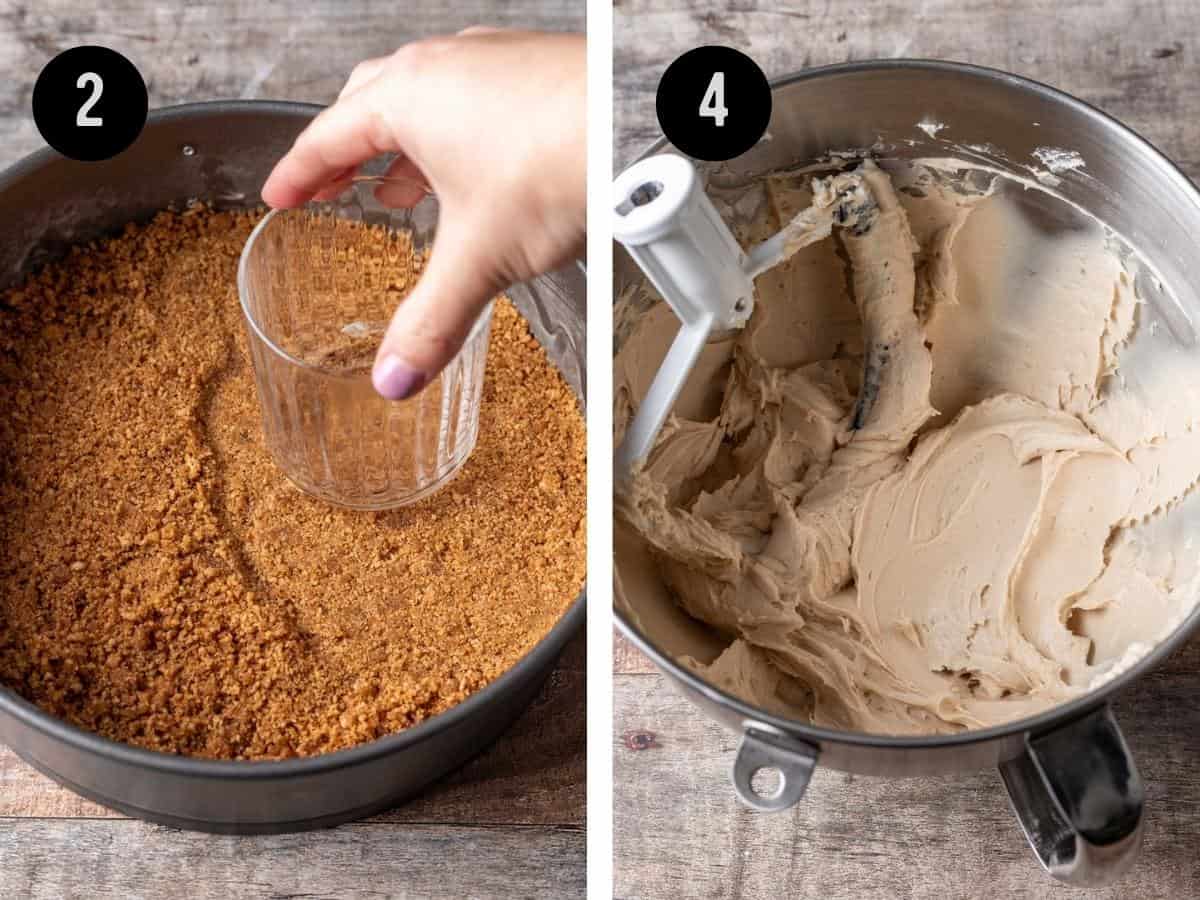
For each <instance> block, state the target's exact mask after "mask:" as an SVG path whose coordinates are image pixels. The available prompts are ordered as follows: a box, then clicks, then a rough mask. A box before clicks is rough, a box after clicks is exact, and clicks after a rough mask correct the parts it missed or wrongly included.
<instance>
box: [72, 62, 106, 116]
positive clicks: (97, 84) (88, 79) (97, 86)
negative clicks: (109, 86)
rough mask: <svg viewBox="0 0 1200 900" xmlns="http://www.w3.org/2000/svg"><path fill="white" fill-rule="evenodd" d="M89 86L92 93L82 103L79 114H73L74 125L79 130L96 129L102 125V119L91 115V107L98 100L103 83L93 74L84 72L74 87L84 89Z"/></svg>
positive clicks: (102, 89)
mask: <svg viewBox="0 0 1200 900" xmlns="http://www.w3.org/2000/svg"><path fill="white" fill-rule="evenodd" d="M89 86H90V87H91V89H92V93H91V95H90V96H88V98H87V99H86V100H84V101H83V106H81V107H79V112H77V113H76V114H75V124H76V125H77V126H79V127H80V128H85V127H87V126H93V127H98V126H101V125H103V124H104V120H103V119H102V118H100V117H99V116H93V115H91V112H92V107H93V106H95V105H96V103H97V102H98V101H99V100H100V94H101V93H103V91H104V82H103V81H102V80H101V78H100V76H99V75H97V74H96V73H95V72H84V73H83V74H82V75H80V76H79V79H78V80H77V81H76V82H75V87H77V88H85V87H89Z"/></svg>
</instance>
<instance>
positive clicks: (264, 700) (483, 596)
mask: <svg viewBox="0 0 1200 900" xmlns="http://www.w3.org/2000/svg"><path fill="white" fill-rule="evenodd" d="M258 217H259V216H258V214H256V213H248V212H214V211H212V210H207V209H204V210H200V211H198V212H197V211H194V210H193V211H190V214H187V215H183V214H175V213H168V212H164V213H160V214H159V215H158V216H156V217H155V218H154V220H153V221H152V222H151V223H149V224H147V225H129V226H127V227H126V228H125V230H124V232H123V233H122V234H121V235H120V236H118V237H116V238H113V239H110V240H103V241H98V242H94V243H93V244H90V245H88V246H82V247H77V248H74V249H73V250H72V251H71V252H70V253H69V255H68V256H67V257H66V258H65V259H63V260H61V261H60V262H59V263H56V264H54V265H51V266H48V267H46V268H45V269H43V270H42V271H41V272H39V273H37V274H36V275H34V276H33V277H31V278H30V279H29V280H28V281H27V282H26V283H25V284H24V285H22V286H21V287H19V288H16V289H13V290H9V291H7V292H5V293H3V294H0V682H2V683H3V684H5V685H7V686H9V687H11V688H12V689H14V690H15V691H17V692H18V693H19V694H21V695H22V696H23V697H25V698H27V699H29V700H30V701H32V702H34V703H36V704H38V705H39V706H41V707H42V708H44V709H46V710H47V711H49V712H51V713H53V714H54V715H56V716H60V717H62V718H64V719H66V720H68V721H70V722H73V723H75V724H77V725H79V726H81V727H84V728H87V729H91V730H93V731H96V732H99V733H100V734H103V735H105V736H107V737H110V738H113V739H116V740H119V741H125V742H128V743H132V744H136V745H139V746H142V747H148V748H152V749H156V750H164V751H168V752H174V753H182V754H189V755H196V756H207V757H219V758H237V759H260V758H282V757H290V756H297V755H310V754H316V753H324V752H329V751H332V750H337V749H341V748H344V747H348V746H351V745H353V744H357V743H360V742H363V741H368V740H371V739H373V738H377V737H380V736H382V735H385V734H388V733H391V732H394V731H398V730H400V729H403V728H406V727H409V726H411V725H413V724H415V723H417V722H420V721H422V720H424V719H426V718H428V717H429V716H432V715H435V714H436V713H439V712H442V711H444V710H446V709H448V708H449V707H451V706H453V705H455V704H456V703H459V702H461V701H462V700H463V699H464V698H466V697H467V696H469V695H470V694H471V693H473V692H475V691H477V690H479V689H480V688H481V687H483V686H484V685H486V684H487V683H489V682H490V681H492V680H494V679H495V678H496V677H497V676H499V675H500V674H501V673H503V672H504V671H506V670H507V669H509V668H511V667H512V666H513V665H514V664H515V663H516V662H517V660H518V659H519V658H520V657H521V656H522V655H523V654H525V653H526V652H527V651H528V650H529V649H531V648H532V647H533V645H534V644H535V643H536V642H537V641H538V640H540V639H541V638H542V637H543V636H544V635H545V634H546V633H547V632H548V631H549V629H550V628H551V627H552V626H553V625H554V624H555V623H556V622H557V621H558V620H559V618H560V617H561V616H562V615H563V613H564V612H565V611H566V609H567V608H568V607H569V606H570V604H571V603H572V602H573V601H574V599H575V598H576V596H577V595H578V593H579V591H580V589H581V587H582V585H583V581H584V572H585V556H586V554H585V543H584V542H585V528H584V526H583V522H584V512H585V496H586V491H585V438H584V424H583V418H582V415H581V413H580V410H579V407H578V404H577V402H576V400H575V397H574V395H573V394H572V392H571V390H570V389H569V387H568V386H567V385H566V384H565V382H564V381H563V380H562V377H561V376H560V375H559V373H558V372H557V370H556V369H555V368H554V367H553V365H552V364H551V363H550V362H549V360H548V359H547V358H546V356H545V353H544V351H543V350H542V349H541V347H540V346H539V345H538V344H537V342H536V341H535V340H534V339H533V338H532V336H531V335H530V334H529V332H528V329H527V325H526V323H525V322H524V320H523V319H522V318H521V316H520V315H519V314H518V313H517V311H516V310H515V309H514V308H513V307H512V305H511V304H510V303H509V302H508V301H507V300H504V299H501V300H500V301H499V302H498V303H497V304H496V309H495V315H494V320H493V325H492V339H491V349H490V352H489V355H488V363H487V376H486V380H485V385H484V397H483V403H482V411H481V415H480V434H479V442H478V444H477V446H476V449H475V452H474V454H473V455H472V457H471V458H470V460H469V461H468V462H467V464H466V466H465V467H464V468H463V470H462V472H461V473H460V474H459V475H458V477H457V478H456V479H455V480H454V481H453V482H451V483H450V485H449V486H448V487H447V488H445V489H444V490H443V491H441V492H439V493H437V494H435V495H434V496H432V497H430V498H427V499H426V500H424V501H422V502H420V503H418V504H415V505H413V506H410V507H406V508H404V509H401V510H397V511H393V512H388V513H359V512H351V511H345V510H341V509H336V508H334V507H330V506H328V505H326V504H324V503H322V502H321V501H318V500H315V499H312V498H310V497H308V496H307V495H305V494H303V493H302V492H300V491H299V490H297V489H296V488H295V487H293V486H292V485H291V484H290V482H288V481H287V480H286V479H285V478H284V476H283V475H282V474H281V473H280V472H279V470H278V469H277V468H276V466H275V464H274V463H273V462H272V460H271V459H270V457H269V455H268V453H267V451H266V449H265V447H264V446H263V444H262V437H261V424H260V419H259V410H258V405H257V401H256V398H255V395H254V387H253V375H252V372H251V368H250V364H249V360H248V357H247V353H246V347H245V337H244V334H243V330H242V323H241V310H240V307H239V303H238V298H237V289H236V284H235V271H236V267H237V261H238V256H239V254H240V252H241V248H242V245H243V243H244V242H245V240H246V238H247V236H248V235H249V233H250V230H251V229H252V228H253V226H254V224H255V223H256V221H257V220H258ZM361 237H362V241H363V246H362V248H361V251H362V252H361V258H362V259H363V260H366V261H369V260H371V259H373V258H374V257H373V252H372V246H371V241H373V240H378V239H380V238H379V237H378V236H377V235H376V236H375V237H372V232H371V231H370V230H369V229H362V230H361ZM356 258H357V257H356Z"/></svg>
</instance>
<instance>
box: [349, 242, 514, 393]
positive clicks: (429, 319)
mask: <svg viewBox="0 0 1200 900" xmlns="http://www.w3.org/2000/svg"><path fill="white" fill-rule="evenodd" d="M447 224H448V223H445V222H444V220H443V230H442V231H440V232H439V234H438V236H437V239H436V240H435V241H434V245H433V252H432V254H431V255H430V258H429V263H428V264H427V265H426V266H425V271H424V272H423V273H422V274H421V279H420V281H418V282H417V286H416V287H415V288H413V290H412V293H410V294H409V295H408V297H406V298H405V299H404V300H403V301H402V302H401V304H400V306H399V307H397V309H396V312H395V313H394V314H393V315H392V321H391V323H390V324H389V325H388V329H387V333H386V334H385V335H384V337H383V343H382V344H381V345H380V347H379V353H378V355H377V356H376V357H375V368H374V370H373V371H372V373H371V378H372V382H373V383H374V385H375V390H376V391H378V392H379V393H380V394H382V395H383V396H384V397H386V398H387V399H388V400H403V399H405V398H407V397H411V396H412V395H413V394H415V393H417V392H418V391H420V390H421V389H422V388H423V387H425V385H427V384H428V383H429V382H430V381H432V380H433V379H434V378H436V377H437V375H438V373H439V372H441V371H442V369H443V368H444V367H445V366H446V364H447V363H449V362H450V360H452V359H454V356H455V354H456V353H458V351H459V350H460V349H461V348H462V345H463V342H464V341H465V340H466V338H467V335H468V334H470V332H471V327H472V326H473V325H474V324H475V320H476V319H477V318H478V317H479V314H480V312H482V311H483V308H484V307H485V306H487V304H488V301H489V300H491V299H492V297H494V296H495V295H496V294H497V293H498V292H499V291H500V290H501V289H502V288H503V285H502V284H500V283H499V282H498V280H497V279H496V278H494V277H492V276H491V275H489V274H488V267H487V266H486V265H484V264H482V262H481V261H480V260H479V254H478V251H474V250H473V246H472V244H473V243H474V242H473V241H472V240H471V238H470V237H469V236H468V235H467V234H463V233H462V232H460V231H447V230H445V229H446V226H447Z"/></svg>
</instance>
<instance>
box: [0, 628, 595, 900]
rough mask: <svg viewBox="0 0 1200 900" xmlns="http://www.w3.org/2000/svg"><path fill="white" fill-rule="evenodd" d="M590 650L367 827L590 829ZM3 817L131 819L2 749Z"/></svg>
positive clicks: (576, 653) (577, 644)
mask: <svg viewBox="0 0 1200 900" xmlns="http://www.w3.org/2000/svg"><path fill="white" fill-rule="evenodd" d="M586 648H587V642H586V639H585V637H584V635H582V634H580V635H579V636H578V637H576V638H574V639H572V641H571V642H570V643H569V644H568V645H567V648H566V650H564V652H563V657H562V659H561V660H560V662H559V665H558V667H557V668H556V669H555V671H554V672H553V673H551V675H550V678H549V680H547V682H546V684H545V685H544V686H543V687H542V690H541V692H540V693H539V694H538V696H537V698H536V699H535V700H534V702H533V704H532V705H531V706H530V708H529V709H528V710H526V711H525V713H524V714H523V715H522V716H521V717H520V718H519V719H518V720H517V721H516V723H514V725H513V727H512V728H511V729H510V730H509V731H508V732H506V733H505V734H504V736H503V737H501V738H500V740H499V741H498V742H497V743H496V744H495V746H493V747H492V748H491V749H489V750H488V751H487V752H485V753H484V754H482V755H481V756H479V757H478V758H476V759H474V760H472V761H471V762H469V763H468V764H467V765H466V766H464V767H463V768H462V769H459V770H458V771H456V772H453V773H451V774H450V775H448V776H446V777H445V778H444V779H442V780H441V781H439V782H438V783H437V784H435V785H433V786H432V787H431V788H430V789H429V790H428V791H427V792H426V793H424V794H422V795H421V796H419V797H417V798H416V799H414V800H412V801H411V802H409V803H407V804H405V805H403V806H400V807H397V808H395V809H391V810H388V811H387V812H385V813H382V814H380V815H378V816H375V817H374V818H372V819H370V820H368V821H371V822H379V823H383V822H394V823H415V824H435V823H445V824H460V823H470V824H474V825H485V824H492V825H555V826H575V827H583V825H584V822H585V818H586V817H585V795H586V781H587V777H586V771H587V764H586V752H585V744H586V717H585V716H584V714H583V711H584V710H585V709H586V697H587V685H586V666H587V659H586ZM0 817H12V818H31V817H52V818H75V817H79V818H112V819H124V818H126V817H125V816H124V815H122V814H121V813H116V812H113V811H112V810H109V809H107V808H105V807H103V806H100V805H98V804H95V803H92V802H90V801H88V800H84V799H83V798H82V797H79V796H78V795H76V794H74V793H73V792H71V791H69V790H67V789H66V788H62V787H59V786H58V785H56V784H55V783H54V782H52V781H51V780H50V779H48V778H46V776H44V775H42V774H41V773H40V772H37V771H36V770H34V769H33V768H31V767H30V766H28V765H26V764H25V762H23V761H22V760H21V759H20V758H19V757H18V756H17V755H16V754H15V753H13V752H12V751H11V750H9V749H8V748H7V747H5V746H3V745H0ZM4 847H5V839H4V834H3V832H2V830H0V848H4ZM0 896H3V895H2V894H0Z"/></svg>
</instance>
